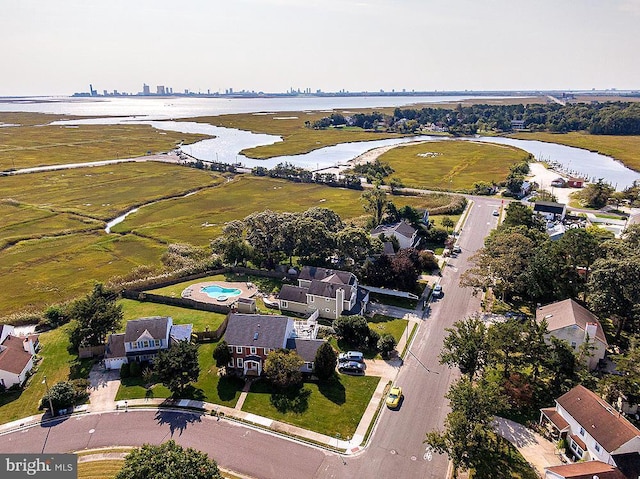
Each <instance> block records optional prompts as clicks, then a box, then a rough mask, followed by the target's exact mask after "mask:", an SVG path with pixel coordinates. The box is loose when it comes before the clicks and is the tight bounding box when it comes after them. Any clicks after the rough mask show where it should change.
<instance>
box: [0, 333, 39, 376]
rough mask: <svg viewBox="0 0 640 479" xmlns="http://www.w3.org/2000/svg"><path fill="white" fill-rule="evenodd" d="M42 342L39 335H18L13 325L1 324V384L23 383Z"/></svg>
mask: <svg viewBox="0 0 640 479" xmlns="http://www.w3.org/2000/svg"><path fill="white" fill-rule="evenodd" d="M39 346H40V344H39V342H38V335H35V334H33V335H29V336H26V337H22V336H16V335H15V328H14V327H13V326H10V325H7V324H4V325H1V326H0V385H2V386H4V387H5V388H10V387H11V386H13V385H16V384H18V385H22V384H24V382H25V381H26V380H27V376H28V374H29V372H30V371H31V369H32V368H33V356H34V354H35V353H36V351H37V350H38V348H39Z"/></svg>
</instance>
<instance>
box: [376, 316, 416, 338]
mask: <svg viewBox="0 0 640 479" xmlns="http://www.w3.org/2000/svg"><path fill="white" fill-rule="evenodd" d="M408 322H409V321H407V320H406V319H398V318H392V317H390V316H384V315H382V314H375V315H374V316H373V318H371V319H369V321H368V322H367V323H368V324H369V328H370V329H372V330H374V331H375V332H377V333H378V334H379V335H380V336H382V335H384V334H390V335H391V336H393V337H394V339H395V340H396V342H399V341H400V338H401V337H402V335H403V334H404V332H405V330H406V329H407V324H408Z"/></svg>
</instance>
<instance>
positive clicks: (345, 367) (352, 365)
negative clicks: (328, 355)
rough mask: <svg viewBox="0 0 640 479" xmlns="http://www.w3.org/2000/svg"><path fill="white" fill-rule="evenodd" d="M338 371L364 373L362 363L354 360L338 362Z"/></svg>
mask: <svg viewBox="0 0 640 479" xmlns="http://www.w3.org/2000/svg"><path fill="white" fill-rule="evenodd" d="M338 371H340V372H341V373H346V374H364V364H362V363H357V362H355V361H349V362H346V363H340V364H339V365H338Z"/></svg>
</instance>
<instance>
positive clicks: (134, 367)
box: [129, 361, 142, 378]
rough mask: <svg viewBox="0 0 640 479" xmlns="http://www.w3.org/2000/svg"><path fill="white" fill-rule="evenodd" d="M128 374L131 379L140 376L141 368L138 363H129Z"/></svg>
mask: <svg viewBox="0 0 640 479" xmlns="http://www.w3.org/2000/svg"><path fill="white" fill-rule="evenodd" d="M129 374H130V375H131V377H132V378H138V377H140V375H141V374H142V368H141V367H140V363H139V362H137V361H133V362H131V363H129Z"/></svg>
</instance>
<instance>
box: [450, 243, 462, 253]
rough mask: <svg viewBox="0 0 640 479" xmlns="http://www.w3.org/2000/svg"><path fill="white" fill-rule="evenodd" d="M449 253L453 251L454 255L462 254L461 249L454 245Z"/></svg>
mask: <svg viewBox="0 0 640 479" xmlns="http://www.w3.org/2000/svg"><path fill="white" fill-rule="evenodd" d="M451 251H453V252H454V253H455V254H458V253H462V248H460V246H458V245H455V246H454V247H453V249H452V250H451Z"/></svg>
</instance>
